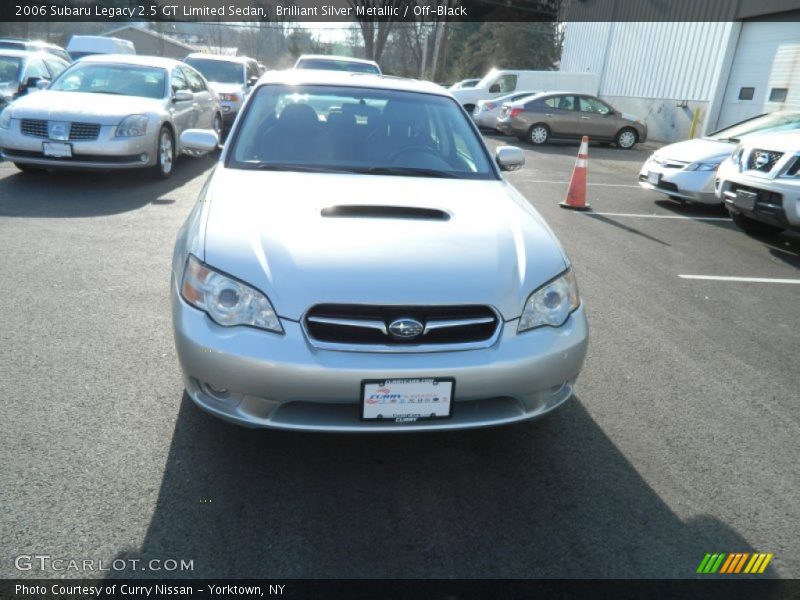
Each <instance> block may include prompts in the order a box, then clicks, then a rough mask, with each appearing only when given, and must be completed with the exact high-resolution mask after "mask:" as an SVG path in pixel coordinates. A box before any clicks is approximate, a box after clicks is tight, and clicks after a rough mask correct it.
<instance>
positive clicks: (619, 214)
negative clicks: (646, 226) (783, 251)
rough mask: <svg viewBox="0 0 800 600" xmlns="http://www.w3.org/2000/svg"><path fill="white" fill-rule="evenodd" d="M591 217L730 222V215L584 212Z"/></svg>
mask: <svg viewBox="0 0 800 600" xmlns="http://www.w3.org/2000/svg"><path fill="white" fill-rule="evenodd" d="M583 214H585V215H587V216H589V217H591V216H592V215H599V216H601V217H634V218H639V219H688V220H689V221H728V222H730V220H731V219H730V218H729V217H693V216H682V215H653V214H649V215H640V214H636V213H608V212H596V211H592V212H586V213H583Z"/></svg>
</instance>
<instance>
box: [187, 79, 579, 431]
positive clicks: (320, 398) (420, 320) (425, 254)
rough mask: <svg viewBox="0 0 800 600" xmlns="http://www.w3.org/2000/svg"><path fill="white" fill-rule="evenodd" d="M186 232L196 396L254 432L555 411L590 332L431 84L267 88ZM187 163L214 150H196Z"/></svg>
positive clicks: (200, 143)
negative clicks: (264, 429)
mask: <svg viewBox="0 0 800 600" xmlns="http://www.w3.org/2000/svg"><path fill="white" fill-rule="evenodd" d="M242 110H243V112H242V114H241V115H240V116H239V118H238V120H237V121H236V123H235V124H234V128H233V131H232V132H231V135H230V137H229V141H228V143H227V144H226V145H225V149H224V150H223V153H222V156H221V158H220V161H219V164H218V165H217V167H216V169H215V170H214V172H213V174H212V175H211V176H210V179H209V180H208V182H207V183H206V185H205V187H204V189H203V192H202V193H201V196H200V198H199V199H198V201H197V204H196V205H195V208H194V210H193V211H192V212H191V214H190V215H189V217H188V219H187V221H186V223H185V224H184V225H183V227H182V228H181V230H180V232H179V234H178V238H177V241H176V244H175V251H174V255H173V262H172V284H171V299H172V311H173V312H172V314H173V328H174V335H175V344H176V347H177V352H178V357H179V360H180V364H181V368H182V370H183V375H184V383H185V387H186V390H187V392H188V395H189V397H190V398H191V399H192V400H193V401H194V402H195V403H196V404H197V405H199V406H200V407H201V408H203V409H204V410H206V411H208V412H210V413H212V414H213V415H216V416H217V417H220V418H222V419H226V420H228V421H231V422H234V423H238V424H241V425H246V426H250V427H276V428H283V429H298V430H317V431H339V432H342V431H354V432H355V431H371V432H375V431H406V432H407V431H420V430H435V429H461V428H469V427H482V426H489V425H498V424H503V423H512V422H515V421H521V420H524V419H531V418H535V417H539V416H541V415H543V414H545V413H547V412H549V411H551V410H553V409H554V408H556V407H557V406H559V405H561V404H562V403H563V402H565V401H566V400H567V399H568V398H569V397H570V396H571V395H572V393H573V387H574V384H575V380H576V378H577V376H578V373H579V372H580V370H581V367H582V364H583V360H584V356H585V354H586V347H587V331H588V330H587V322H586V316H585V313H584V309H583V305H582V303H581V300H580V297H579V295H578V287H577V284H576V279H575V274H574V272H573V269H572V266H571V264H570V261H569V259H568V258H567V257H566V255H565V254H564V251H563V249H562V247H561V245H560V244H559V243H558V241H557V240H556V238H555V236H554V235H553V233H552V231H551V230H550V229H549V227H548V226H547V225H546V224H545V222H544V220H543V218H542V217H541V215H539V213H538V212H536V210H535V209H534V208H533V207H532V206H531V204H530V203H529V202H528V201H527V200H526V199H525V198H524V197H523V196H521V195H520V193H519V192H518V191H517V190H516V189H514V187H512V186H511V184H510V183H508V182H507V181H506V180H505V179H504V178H503V176H502V173H501V171H502V170H513V169H517V168H519V167H521V166H522V164H523V162H524V154H523V153H522V151H521V150H520V149H518V148H513V147H510V146H503V147H500V148H499V149H498V150H497V152H496V154H495V155H494V156H492V155H490V153H489V151H488V149H487V148H486V146H485V145H484V143H483V141H482V139H481V136H480V134H479V133H478V131H477V129H476V127H475V126H474V124H473V123H472V122H471V120H470V119H469V117H468V116H467V115H466V114H465V113H464V111H463V110H462V109H461V107H460V106H459V104H458V102H457V101H456V100H455V99H454V98H453V97H452V95H451V94H450V93H449V92H448V91H447V90H445V89H443V88H441V87H440V86H437V85H435V84H432V83H425V82H417V81H410V80H402V79H394V78H392V79H389V78H383V77H379V76H373V75H361V74H359V75H353V74H349V73H337V72H331V71H312V70H301V69H297V70H292V71H288V72H272V73H268V74H266V75H264V76H263V77H262V78H261V80H260V82H259V84H258V85H257V87H256V88H255V89H254V91H253V92H252V93H251V95H250V96H249V98H248V100H247V103H246V104H245V106H244V108H243V109H242ZM183 137H184V143H186V144H187V145H189V146H191V147H193V148H194V149H195V150H197V151H205V150H207V149H209V148H213V147H214V145H215V144H216V141H217V140H216V136H215V135H214V134H213V133H209V132H202V131H188V132H185V133H184V136H183Z"/></svg>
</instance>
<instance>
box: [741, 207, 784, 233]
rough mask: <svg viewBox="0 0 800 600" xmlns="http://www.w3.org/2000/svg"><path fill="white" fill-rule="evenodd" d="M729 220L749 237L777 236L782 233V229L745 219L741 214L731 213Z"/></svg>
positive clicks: (748, 218)
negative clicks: (749, 235)
mask: <svg viewBox="0 0 800 600" xmlns="http://www.w3.org/2000/svg"><path fill="white" fill-rule="evenodd" d="M731 218H732V219H733V222H734V223H736V225H738V227H739V229H741V230H742V231H744V232H745V233H749V234H751V235H777V234H779V233H780V232H781V231H783V227H778V226H776V225H769V224H768V223H762V222H761V221H756V220H755V219H751V218H750V217H745V216H744V215H743V214H742V213H735V212H732V213H731Z"/></svg>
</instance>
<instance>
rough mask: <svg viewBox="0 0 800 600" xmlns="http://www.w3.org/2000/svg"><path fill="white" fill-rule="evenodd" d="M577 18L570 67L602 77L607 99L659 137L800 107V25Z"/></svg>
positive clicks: (566, 58)
mask: <svg viewBox="0 0 800 600" xmlns="http://www.w3.org/2000/svg"><path fill="white" fill-rule="evenodd" d="M765 17H766V18H769V15H760V16H759V18H758V20H739V21H728V22H714V21H706V22H680V23H674V22H655V21H649V22H570V23H567V24H566V26H565V31H564V49H563V53H562V57H561V67H560V68H561V70H563V71H572V72H576V71H590V72H594V73H597V74H598V75H599V77H600V91H599V96H600V97H601V98H603V99H604V100H607V101H608V102H609V103H610V104H611V105H612V106H614V107H615V108H617V109H619V110H622V111H625V112H629V113H633V114H635V115H637V116H639V117H641V118H644V120H645V121H646V122H647V125H648V129H649V135H650V137H651V138H652V139H653V140H659V141H665V142H666V141H677V140H681V139H686V138H687V137H688V136H689V132H690V128H691V123H692V118H693V116H694V111H695V109H699V111H700V112H699V122H698V127H697V131H696V134H697V135H700V134H702V133H707V132H710V131H714V130H716V129H719V128H721V127H725V126H727V125H730V124H732V123H736V122H738V121H741V120H743V119H746V118H749V117H752V116H755V115H759V114H761V113H764V112H771V111H775V110H781V109H787V110H791V109H794V110H799V111H800V22H798V21H797V20H794V19H791V20H783V21H774V20H773V21H770V20H762V19H764V18H765Z"/></svg>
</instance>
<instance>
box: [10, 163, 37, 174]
mask: <svg viewBox="0 0 800 600" xmlns="http://www.w3.org/2000/svg"><path fill="white" fill-rule="evenodd" d="M14 166H15V167H17V168H18V169H19V170H20V171H22V172H23V173H36V172H37V171H41V170H42V169H40V168H38V167H32V166H31V165H24V164H22V163H14Z"/></svg>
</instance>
